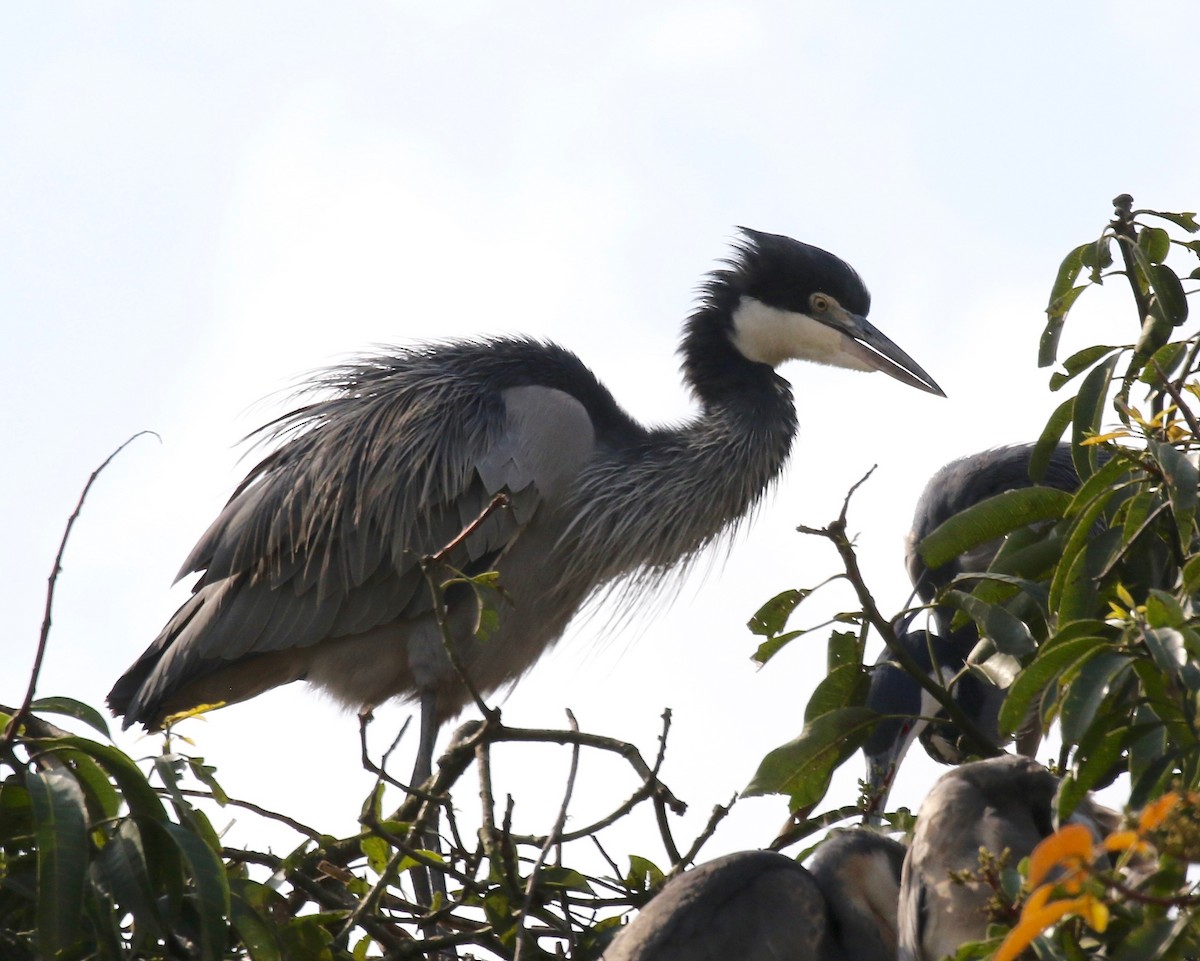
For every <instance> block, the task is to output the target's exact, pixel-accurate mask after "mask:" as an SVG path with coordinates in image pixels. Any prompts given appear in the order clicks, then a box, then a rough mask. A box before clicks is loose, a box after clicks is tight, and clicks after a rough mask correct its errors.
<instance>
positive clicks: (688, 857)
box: [669, 794, 738, 877]
mask: <svg viewBox="0 0 1200 961" xmlns="http://www.w3.org/2000/svg"><path fill="white" fill-rule="evenodd" d="M737 799H738V796H737V795H736V794H735V795H734V796H733V797H731V798H730V799H729V803H728V804H717V805H715V806H714V807H713V809H712V813H711V814H710V815H709V816H708V823H707V824H705V825H704V830H703V831H701V832H700V834H699V835H697V837H696V840H694V841H693V842H692V846H691V847H689V848H688V849H687V853H686V854H685V855H684V856H683V857H682V858H681V859H680V860H679V861H678V862H676V864H675V865H674V866H673V867H672V868H671V873H670V875H669V876H670V877H674V876H675V875H676V874H678V873H679V872H680V871H682V870H683V869H684V868H686V867H687V866H688V865H689V864H691V863H692V862H693V861H695V860H696V855H697V854H699V853H700V849H701V848H702V847H704V845H705V844H707V843H708V839H709V838H711V837H712V836H713V834H714V833H715V832H716V830H717V825H718V824H720V823H721V822H722V821H724V820H725V818H726V817H727V816H728V814H729V812H730V811H732V810H733V806H734V804H736V803H737Z"/></svg>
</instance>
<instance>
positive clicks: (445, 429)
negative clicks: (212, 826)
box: [108, 228, 945, 779]
mask: <svg viewBox="0 0 1200 961" xmlns="http://www.w3.org/2000/svg"><path fill="white" fill-rule="evenodd" d="M869 308H870V295H869V293H868V292H867V289H866V287H865V285H864V284H863V282H862V280H861V279H860V278H859V275H858V274H857V273H856V272H855V271H854V269H853V268H851V267H850V266H849V265H848V264H846V263H845V262H843V261H842V260H840V259H839V258H837V257H835V256H834V255H832V254H830V253H827V252H826V251H824V250H821V249H819V248H817V247H813V246H810V245H808V244H804V243H800V242H798V241H796V240H792V239H791V238H788V237H784V236H780V235H776V234H769V233H763V232H760V231H757V230H750V229H745V228H742V229H741V232H740V236H739V238H738V240H737V242H736V244H735V245H734V248H733V251H732V254H731V256H730V257H729V259H728V260H726V261H725V262H724V263H723V264H722V266H720V267H719V268H718V269H716V270H714V271H712V272H711V273H710V274H709V276H708V277H707V279H706V281H705V283H704V284H703V286H702V288H701V292H700V297H699V302H698V305H697V307H696V308H695V310H694V311H693V313H692V314H691V315H690V316H689V317H688V319H687V321H686V323H685V325H684V331H683V339H682V344H681V346H680V354H681V355H682V358H683V360H682V370H683V377H684V380H685V382H686V384H687V386H688V387H689V388H690V390H691V392H692V394H693V396H694V398H695V400H696V402H697V404H698V406H699V412H698V413H697V414H695V415H694V416H693V417H692V418H691V419H690V420H689V421H688V422H687V423H685V424H684V425H682V426H678V427H646V426H643V425H641V424H639V423H638V422H637V421H635V420H634V419H633V418H632V417H631V416H630V415H629V414H627V413H626V412H625V411H624V410H623V409H622V408H621V407H620V406H619V405H618V404H617V402H616V401H615V400H614V399H613V397H612V395H611V394H610V393H609V392H608V390H607V389H605V387H604V386H603V385H602V384H601V383H600V382H599V381H598V380H597V379H596V377H595V376H594V375H593V374H592V372H591V371H590V370H589V369H588V368H587V367H585V366H584V364H583V363H582V362H581V361H580V360H579V359H578V358H577V357H576V356H575V355H574V354H572V353H570V352H569V351H567V350H565V349H563V348H562V347H559V346H556V345H555V344H552V343H546V342H542V341H538V340H534V339H530V338H526V337H495V338H487V339H480V340H467V341H451V342H443V343H432V344H424V345H419V346H414V347H407V348H397V349H393V350H390V351H388V352H380V353H377V354H374V355H370V356H365V357H362V358H361V359H359V360H356V361H354V362H351V363H348V364H346V365H343V366H339V367H335V368H332V369H329V370H327V371H325V372H324V373H323V374H321V375H320V376H318V377H316V378H315V379H314V381H313V383H312V384H311V385H310V388H311V390H312V392H313V393H312V396H311V399H308V398H306V399H308V402H307V403H304V404H303V406H300V407H298V408H297V409H296V410H294V411H292V412H291V413H288V414H285V415H284V416H282V417H280V418H278V419H277V420H275V421H273V422H271V423H269V424H267V425H266V426H264V427H263V428H261V429H260V430H259V431H258V432H256V435H251V436H252V437H254V436H257V439H258V440H259V441H260V442H262V443H265V444H267V445H268V446H269V447H271V448H272V449H270V450H269V452H268V453H267V454H266V455H265V456H264V457H263V458H262V460H261V461H259V463H258V464H257V465H256V466H255V467H254V468H253V469H252V470H251V471H250V472H249V474H248V475H247V476H246V478H245V479H244V480H243V481H242V483H241V485H240V486H239V487H238V488H237V489H236V491H235V492H234V494H233V496H232V497H231V498H230V500H229V502H228V504H227V505H226V506H225V508H224V510H223V511H222V512H221V514H220V515H219V516H218V517H217V519H216V520H215V521H214V522H213V523H212V525H211V526H210V527H209V528H208V530H207V532H205V534H204V535H203V536H202V537H201V538H200V541H199V543H198V544H197V545H196V547H195V548H194V549H193V551H192V553H191V554H190V555H189V556H188V558H187V560H186V561H185V562H184V564H183V568H182V570H181V572H180V577H183V576H186V575H188V574H190V573H193V572H195V573H198V574H199V575H200V576H199V578H198V580H197V581H196V583H195V585H194V587H193V593H192V595H191V596H190V597H189V598H188V599H187V600H186V601H185V602H184V604H183V605H182V606H181V607H180V608H179V610H178V611H177V612H176V613H175V615H174V616H173V617H172V618H171V619H170V620H169V621H168V622H167V624H166V626H165V627H164V628H163V629H162V631H161V633H160V634H159V635H158V637H156V638H155V640H154V641H153V643H151V645H150V646H149V647H148V648H147V649H146V651H145V652H144V653H143V654H142V655H141V656H140V657H139V658H138V659H137V660H136V662H135V663H134V664H133V665H132V666H131V667H130V668H129V669H128V670H127V671H126V672H125V674H124V675H123V676H122V677H121V678H120V679H119V680H118V681H117V682H116V684H115V686H114V687H113V689H112V691H111V693H110V694H109V696H108V703H109V705H110V707H111V708H112V710H113V711H114V713H115V714H117V715H123V716H124V723H125V726H126V727H128V726H130V725H132V724H134V723H141V724H143V725H145V726H146V727H147V728H156V727H159V726H161V725H163V723H164V722H165V721H167V720H168V719H169V718H170V717H172V716H173V715H176V714H178V713H181V712H187V711H189V710H192V709H195V708H196V707H198V706H209V705H221V704H228V703H232V702H236V701H242V700H245V699H247V698H250V697H254V696H255V695H257V694H260V693H262V692H264V691H266V690H268V689H270V688H273V687H276V686H278V685H281V684H287V683H290V682H292V681H297V680H305V681H308V682H309V683H310V684H313V685H315V686H317V687H318V688H321V689H322V690H324V691H325V692H327V693H328V694H330V695H331V696H332V697H333V698H334V699H336V700H337V701H339V702H341V703H342V704H344V705H345V706H347V707H348V708H351V709H356V710H360V711H365V710H369V709H370V708H371V707H373V706H375V705H378V704H380V703H382V702H384V701H386V700H388V699H390V698H394V697H399V698H403V699H410V700H416V701H417V702H419V706H420V714H421V733H420V743H419V747H418V757H417V769H416V770H415V771H414V778H416V779H421V778H423V777H424V776H425V775H427V774H428V773H429V770H430V763H431V758H432V753H433V747H434V743H435V739H436V735H437V731H438V730H439V728H440V727H441V725H442V724H443V723H444V722H446V721H447V720H448V719H450V718H451V717H453V716H454V715H456V714H457V713H458V712H459V711H460V710H461V709H462V708H463V707H464V706H465V705H466V704H467V703H468V702H469V700H470V689H469V688H468V686H467V685H466V684H464V682H463V679H462V675H461V674H460V671H461V672H463V673H465V675H466V676H467V677H468V678H469V679H470V682H471V685H473V687H474V688H475V690H476V691H477V692H478V693H479V694H481V695H486V694H488V693H490V692H492V691H495V690H496V689H498V688H501V687H503V686H506V685H509V684H512V683H514V682H515V681H516V680H517V679H518V678H519V677H521V675H522V674H524V673H525V672H526V671H527V670H528V669H529V668H530V667H531V666H532V665H533V663H534V662H535V661H536V660H537V659H538V658H539V657H540V656H541V654H542V653H543V652H544V651H545V650H547V649H548V648H549V647H550V646H552V645H553V644H554V642H555V641H556V640H557V639H558V638H559V636H560V635H561V634H562V632H563V630H564V629H565V628H566V626H567V623H568V622H569V621H570V620H571V617H572V616H573V615H574V614H575V612H576V611H577V610H578V609H579V608H580V606H581V605H582V604H583V603H584V602H585V601H586V600H587V599H588V598H589V596H591V595H593V594H594V593H595V592H596V591H597V589H599V588H602V587H605V586H606V585H613V584H614V582H617V581H618V580H622V579H624V583H626V584H628V585H630V586H631V587H632V588H636V589H637V590H641V589H643V588H653V587H656V586H658V585H659V584H660V583H661V582H662V581H663V580H664V579H665V578H666V576H667V575H668V574H669V573H670V572H671V571H672V570H674V569H677V568H678V567H679V566H680V565H681V563H683V562H687V561H688V560H690V559H692V558H694V557H695V556H696V555H697V554H698V553H699V552H700V551H701V550H702V549H704V548H705V547H706V546H707V545H709V544H710V543H711V542H713V540H714V539H716V538H718V537H719V536H720V535H721V534H723V533H724V532H727V531H730V530H732V529H734V528H736V527H737V526H738V524H739V522H740V521H742V520H743V519H744V518H745V517H746V516H747V514H748V513H749V512H750V510H751V509H752V508H753V507H754V505H755V504H756V503H758V501H759V500H760V499H761V498H762V496H763V494H764V492H765V491H766V490H767V489H768V488H769V487H770V485H771V484H772V482H773V481H774V480H775V479H776V478H777V477H778V475H779V473H780V471H781V470H782V468H783V466H784V463H785V461H786V460H787V458H788V455H789V452H790V450H791V447H792V441H793V438H794V436H795V434H796V429H797V421H796V413H795V407H794V404H793V399H792V392H791V389H790V387H789V384H788V382H787V381H786V380H784V379H783V378H782V377H781V376H780V375H779V374H778V373H776V367H778V366H779V365H780V364H782V363H783V362H785V361H788V360H792V359H797V360H808V361H813V362H816V363H821V364H828V365H832V366H837V367H844V368H848V369H851V370H858V371H883V372H885V373H887V374H888V375H890V376H892V377H894V378H896V379H897V380H899V381H901V382H902V383H905V384H908V385H910V386H912V387H916V388H918V389H920V390H923V391H927V392H929V393H932V394H936V395H939V396H945V395H944V394H943V392H942V390H941V388H939V387H938V385H937V384H936V383H935V382H934V381H933V379H932V378H931V377H930V376H929V375H928V374H927V373H926V372H925V371H924V370H922V369H921V367H920V366H919V365H918V364H917V363H916V362H915V361H914V360H913V359H912V358H911V357H909V356H908V355H907V354H906V353H905V352H904V351H903V350H901V349H900V348H899V347H898V346H896V345H895V344H894V343H893V342H892V341H891V340H889V339H888V338H887V337H885V336H884V335H883V334H882V333H880V332H879V331H878V330H877V329H876V328H875V327H874V326H872V324H871V323H870V322H869V321H868V320H867V319H866V315H867V313H868V310H869ZM498 494H505V495H507V498H508V506H507V507H504V508H501V509H496V510H492V511H491V512H490V513H488V511H487V509H488V507H489V504H492V502H493V498H494V497H495V496H496V495H498ZM481 517H482V518H484V519H483V520H482V521H481V522H480V523H478V524H475V525H474V526H472V524H473V522H475V521H478V520H479V519H480V518H481ZM468 527H470V533H469V535H468V536H466V537H461V538H460V537H458V535H459V534H460V533H462V532H464V530H465V529H467V528H468ZM448 545H451V549H450V550H449V551H448V553H446V554H445V556H444V558H443V561H444V565H445V569H446V570H448V571H457V572H459V573H460V574H461V575H462V576H463V577H471V576H473V575H477V574H480V573H483V572H487V571H495V572H496V573H497V575H498V579H499V584H500V585H501V587H502V589H503V594H502V598H501V600H500V601H499V602H498V603H497V604H496V613H498V615H499V616H498V624H497V625H496V626H495V629H494V630H493V631H492V633H491V634H490V635H489V636H487V637H486V638H481V637H480V636H477V630H476V629H477V626H478V623H479V620H480V616H479V597H478V594H479V591H478V589H477V588H475V587H474V586H471V585H469V584H462V583H460V584H457V585H455V586H451V587H450V588H448V589H447V591H446V593H445V598H444V600H445V619H444V632H443V626H442V625H439V623H438V617H437V616H436V612H435V605H434V592H433V591H431V589H430V587H429V584H428V583H427V580H426V576H425V571H426V570H427V567H423V559H424V558H427V557H429V556H430V555H433V554H434V553H435V552H439V551H441V550H442V549H443V548H446V547H447V546H448ZM446 638H448V639H449V641H450V643H451V644H452V645H453V649H454V651H455V652H456V654H457V658H456V660H457V662H458V664H457V665H455V663H453V662H452V660H451V659H450V657H449V656H448V653H447V648H446V644H445V643H444V641H445V639H446Z"/></svg>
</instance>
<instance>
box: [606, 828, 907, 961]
mask: <svg viewBox="0 0 1200 961" xmlns="http://www.w3.org/2000/svg"><path fill="white" fill-rule="evenodd" d="M903 858H904V847H903V846H902V845H900V844H899V843H897V842H895V841H892V840H891V839H889V838H885V837H883V836H881V835H878V834H874V833H873V832H870V831H867V830H856V831H844V832H839V833H837V834H834V835H832V836H831V837H830V838H829V839H828V840H827V841H825V842H824V843H823V844H822V845H821V846H820V847H819V848H818V849H817V853H816V855H815V856H814V857H813V860H812V862H811V864H810V865H809V867H808V868H804V867H802V866H801V865H799V864H797V863H796V862H795V861H793V860H792V859H791V858H788V857H786V856H784V855H782V854H776V853H774V852H771V851H742V852H739V853H737V854H730V855H726V856H725V857H721V858H717V859H715V860H713V861H710V862H708V863H706V864H702V865H700V866H699V867H696V868H693V869H692V870H690V871H687V872H685V873H684V874H682V875H680V876H679V877H677V878H674V879H672V880H671V881H670V882H669V883H668V884H667V885H666V886H665V887H664V888H663V889H662V891H661V892H659V894H658V895H656V896H655V897H654V899H653V900H652V901H651V902H650V903H649V904H648V905H647V906H646V907H644V908H643V909H642V911H641V912H640V913H639V914H638V916H637V917H636V918H635V919H634V920H633V921H632V922H630V924H629V925H628V926H627V927H626V928H625V929H623V930H622V931H621V933H620V934H619V935H618V936H617V938H616V940H615V941H614V942H613V944H612V946H611V947H610V948H609V949H608V950H607V951H606V952H605V953H604V961H728V959H733V958H736V959H738V961H892V959H893V958H894V957H895V953H896V929H897V921H896V906H897V901H898V897H899V884H900V870H901V863H902V861H903Z"/></svg>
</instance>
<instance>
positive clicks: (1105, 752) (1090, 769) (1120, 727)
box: [1058, 715, 1129, 821]
mask: <svg viewBox="0 0 1200 961" xmlns="http://www.w3.org/2000/svg"><path fill="white" fill-rule="evenodd" d="M1128 736H1129V728H1128V727H1126V726H1125V718H1124V717H1123V716H1121V715H1116V716H1111V717H1108V718H1104V717H1101V718H1100V719H1099V720H1098V722H1097V723H1096V724H1093V725H1092V727H1091V728H1090V729H1089V730H1088V733H1087V736H1086V737H1085V738H1084V739H1083V741H1082V742H1081V743H1080V744H1079V746H1078V747H1077V748H1076V749H1075V754H1074V765H1073V767H1072V770H1071V771H1070V772H1069V773H1068V774H1067V776H1066V777H1064V778H1063V779H1062V782H1061V785H1060V787H1059V790H1058V818H1059V820H1060V821H1065V820H1066V819H1067V818H1068V817H1070V815H1071V812H1072V811H1074V810H1075V808H1076V807H1077V806H1078V804H1079V802H1080V801H1082V800H1083V798H1084V797H1085V796H1086V794H1087V792H1088V791H1090V790H1091V789H1092V788H1094V787H1095V786H1096V785H1097V784H1098V783H1100V782H1101V781H1102V780H1105V779H1107V778H1108V777H1109V776H1110V775H1111V774H1112V773H1113V770H1114V768H1115V766H1116V764H1117V762H1118V761H1119V760H1120V759H1121V752H1122V751H1123V750H1124V749H1125V744H1126V739H1127V738H1128Z"/></svg>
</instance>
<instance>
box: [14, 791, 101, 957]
mask: <svg viewBox="0 0 1200 961" xmlns="http://www.w3.org/2000/svg"><path fill="white" fill-rule="evenodd" d="M25 783H26V786H27V788H28V789H29V799H30V801H31V802H32V804H33V816H34V820H35V822H36V824H37V880H38V889H37V941H38V949H39V950H40V952H41V954H42V957H44V958H53V957H55V956H56V955H57V954H58V953H59V952H60V951H64V950H66V949H67V948H70V947H71V946H72V945H73V944H75V943H76V942H77V941H78V940H79V937H80V934H81V931H80V929H79V917H80V915H81V914H82V913H83V890H84V880H85V877H86V875H87V866H88V850H89V848H88V825H87V814H86V805H85V803H84V799H83V791H82V790H80V787H79V784H78V782H77V781H76V780H75V778H74V777H72V775H71V773H70V772H69V771H67V770H61V769H51V770H45V771H33V772H32V773H30V775H29V776H28V777H27V778H26V782H25Z"/></svg>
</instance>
